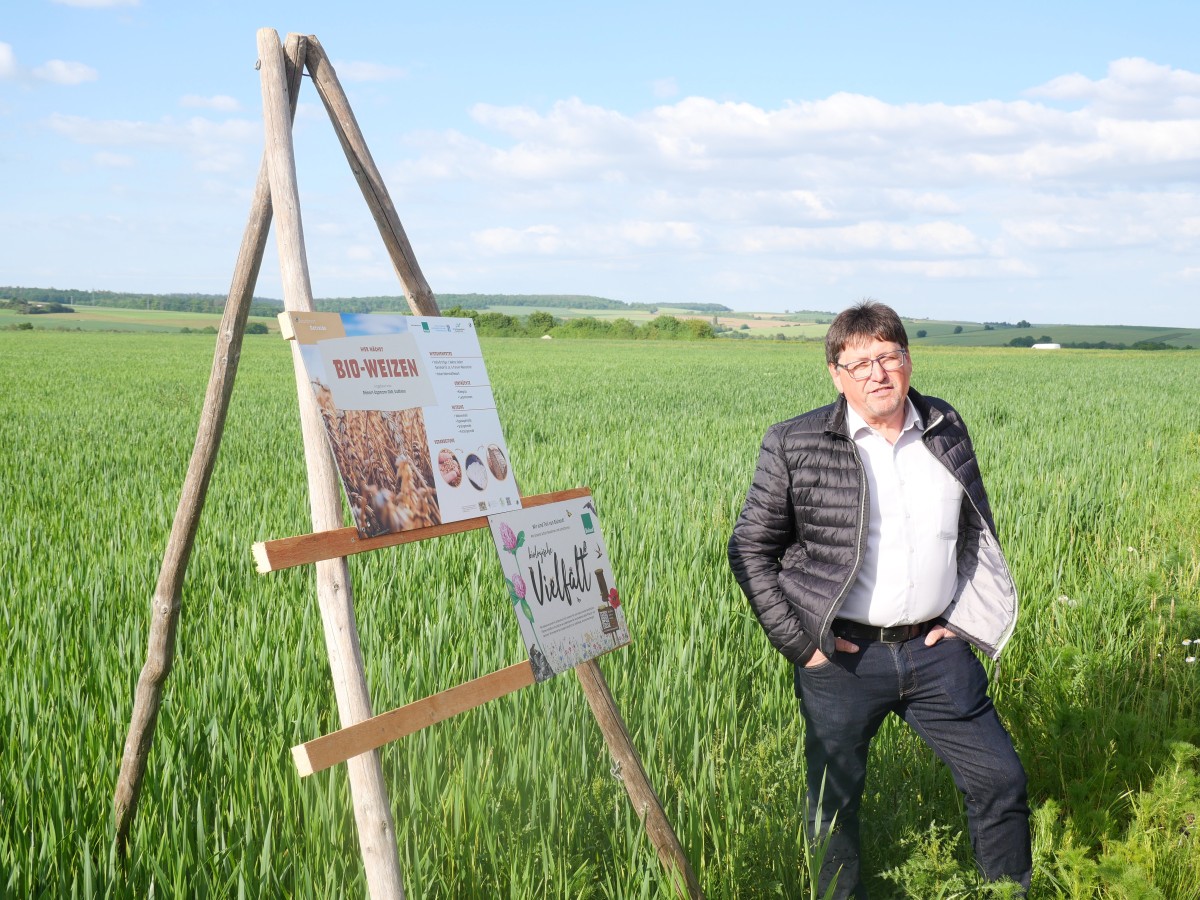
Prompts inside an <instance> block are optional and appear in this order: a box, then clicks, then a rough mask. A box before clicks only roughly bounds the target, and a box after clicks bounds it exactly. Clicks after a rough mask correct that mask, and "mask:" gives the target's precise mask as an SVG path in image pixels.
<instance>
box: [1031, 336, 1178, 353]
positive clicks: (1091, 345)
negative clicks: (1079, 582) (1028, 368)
mask: <svg viewBox="0 0 1200 900" xmlns="http://www.w3.org/2000/svg"><path fill="white" fill-rule="evenodd" d="M1052 343H1054V338H1052V337H1050V335H1048V334H1043V335H1042V336H1041V337H1040V338H1034V337H1033V336H1032V335H1024V336H1022V337H1015V338H1013V339H1012V340H1011V341H1009V342H1008V346H1009V347H1032V346H1033V345H1034V344H1052ZM1059 346H1060V347H1062V348H1064V349H1067V350H1191V349H1192V346H1191V344H1189V345H1188V346H1186V347H1173V346H1171V345H1170V344H1167V343H1164V342H1163V341H1135V342H1134V343H1132V344H1122V343H1114V342H1113V341H1067V342H1060V343H1059Z"/></svg>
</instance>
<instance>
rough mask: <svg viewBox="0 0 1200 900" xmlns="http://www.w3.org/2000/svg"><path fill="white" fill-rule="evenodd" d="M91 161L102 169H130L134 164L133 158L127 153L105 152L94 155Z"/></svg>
mask: <svg viewBox="0 0 1200 900" xmlns="http://www.w3.org/2000/svg"><path fill="white" fill-rule="evenodd" d="M92 160H93V161H94V162H95V163H96V165H98V166H100V167H101V168H104V169H128V168H132V167H133V164H134V158H133V157H132V156H130V155H129V154H127V153H109V152H107V151H101V152H99V153H96V154H94V155H93V156H92Z"/></svg>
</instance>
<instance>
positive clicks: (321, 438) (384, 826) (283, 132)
mask: <svg viewBox="0 0 1200 900" xmlns="http://www.w3.org/2000/svg"><path fill="white" fill-rule="evenodd" d="M258 56H259V63H260V65H261V67H262V68H261V76H262V95H263V118H264V119H265V122H266V143H267V148H266V152H267V160H268V166H267V170H268V172H269V175H270V180H271V198H272V201H273V203H274V208H275V215H276V237H277V239H278V245H279V260H280V266H281V268H282V276H283V303H284V308H286V309H287V310H289V311H291V312H311V311H312V309H313V299H312V286H311V284H310V283H309V279H308V261H307V259H306V257H305V253H304V230H303V226H302V224H301V220H300V194H299V189H298V188H297V185H296V161H295V155H294V152H293V147H292V131H291V128H290V127H289V124H288V118H287V96H286V89H287V82H286V75H285V70H284V63H283V54H282V53H281V52H280V47H279V35H278V34H277V33H276V32H275V30H274V29H271V28H263V29H260V30H259V32H258ZM292 361H293V364H294V366H295V370H296V387H297V394H298V396H299V401H300V423H301V430H302V431H303V434H304V455H305V460H306V462H307V467H308V488H309V500H310V503H311V506H312V521H313V529H314V530H315V531H329V530H331V529H334V528H338V527H340V526H341V524H342V493H341V487H340V485H339V482H338V476H337V470H336V469H335V468H334V464H333V456H332V454H331V453H330V452H329V445H328V443H327V442H326V438H325V429H324V425H323V424H322V422H321V418H320V413H319V412H318V410H317V404H316V399H315V398H314V396H313V392H312V388H311V387H310V386H309V383H308V375H307V374H306V373H305V370H304V362H303V360H302V359H301V358H300V348H299V345H297V344H295V343H293V345H292ZM316 573H317V600H318V602H319V604H320V607H321V620H322V622H323V624H324V627H325V645H326V649H327V650H328V653H329V668H330V671H331V674H332V676H333V688H334V694H335V696H336V697H337V704H338V712H339V714H340V716H341V721H342V725H343V726H347V725H354V724H357V723H358V722H362V721H365V720H366V719H369V718H371V698H370V694H369V692H368V690H367V681H366V674H365V671H364V667H363V660H362V651H361V649H360V647H359V642H358V627H357V624H356V623H355V619H354V596H353V591H352V589H351V585H350V571H349V566H348V565H347V563H346V560H345V559H344V558H342V559H333V560H326V561H323V562H319V563H317V564H316ZM346 768H347V774H348V775H349V779H350V793H351V796H352V798H353V800H354V816H355V820H356V822H357V824H358V841H359V847H360V849H361V850H362V856H363V865H364V868H365V871H366V877H367V889H368V891H369V892H370V895H371V897H373V898H375V900H383V898H389V900H390V898H403V897H404V882H403V879H402V878H401V875H400V857H399V852H398V850H397V847H396V829H395V825H394V823H393V820H392V810H391V804H390V803H389V801H388V793H387V786H386V785H385V784H384V780H383V768H382V766H381V765H380V763H379V754H378V753H376V752H374V751H372V752H370V753H364V754H363V755H361V756H356V757H354V758H353V759H351V760H349V761H348V762H347V765H346Z"/></svg>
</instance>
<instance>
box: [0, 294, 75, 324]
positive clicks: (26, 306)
mask: <svg viewBox="0 0 1200 900" xmlns="http://www.w3.org/2000/svg"><path fill="white" fill-rule="evenodd" d="M0 309H11V310H14V311H15V312H18V313H20V314H21V315H23V316H36V315H44V314H45V313H73V312H75V310H74V309H72V308H71V307H69V306H66V305H64V304H62V303H58V302H54V301H51V302H49V303H39V302H37V301H29V300H0ZM32 327H33V326H32V325H31V326H30V328H32Z"/></svg>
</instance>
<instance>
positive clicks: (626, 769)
mask: <svg viewBox="0 0 1200 900" xmlns="http://www.w3.org/2000/svg"><path fill="white" fill-rule="evenodd" d="M575 674H576V675H578V676H579V683H580V684H581V685H582V686H583V693H584V696H585V697H587V701H588V705H589V706H591V708H592V713H593V714H594V715H595V716H596V721H597V722H598V723H599V725H600V731H601V732H602V733H603V734H604V742H605V743H606V744H608V749H609V752H610V753H612V756H613V761H614V762H615V763H616V765H617V770H618V771H619V772H620V778H621V780H622V782H623V783H624V784H625V791H626V793H628V794H629V801H630V802H631V803H632V804H633V808H634V811H635V812H636V813H637V815H638V818H639V819H641V820H642V825H643V827H645V829H646V834H647V835H649V837H650V842H651V843H652V844H654V849H655V850H657V851H658V858H659V860H660V861H661V862H662V864H663V865H664V866H666V868H667V871H668V872H669V873H670V874H671V881H672V883H673V884H674V887H675V891H676V893H678V894H679V895H680V896H681V897H682V896H687V897H691V898H693V900H695V898H701V897H703V896H704V891H703V890H702V889H701V888H700V882H699V881H698V880H697V879H696V873H695V872H693V871H692V866H691V863H689V862H688V858H687V856H686V855H685V854H684V852H683V847H681V846H680V844H679V838H678V837H677V836H676V834H675V829H673V828H672V827H671V823H670V822H669V821H668V820H667V814H666V813H665V812H663V808H662V803H660V802H659V799H658V795H657V794H655V793H654V788H652V787H651V786H650V779H649V778H647V777H646V770H645V769H644V768H643V767H642V760H641V757H640V756H638V752H637V750H636V749H635V748H634V746H633V742H632V741H631V740H630V739H629V731H628V730H627V729H626V727H625V720H624V719H623V718H621V711H620V710H619V709H617V702H616V701H615V700H614V699H613V695H612V691H610V690H609V689H608V682H607V681H606V680H605V678H604V673H603V672H602V671H600V666H599V665H598V664H597V662H596V660H594V659H589V660H587V661H586V662H582V663H580V664H579V665H577V666H576V667H575Z"/></svg>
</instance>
